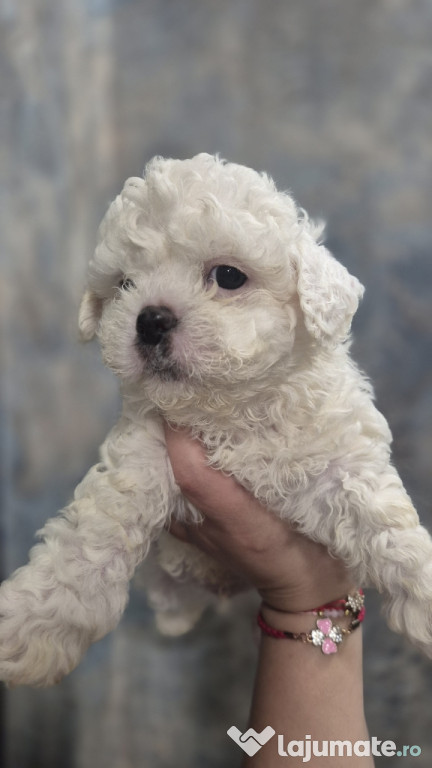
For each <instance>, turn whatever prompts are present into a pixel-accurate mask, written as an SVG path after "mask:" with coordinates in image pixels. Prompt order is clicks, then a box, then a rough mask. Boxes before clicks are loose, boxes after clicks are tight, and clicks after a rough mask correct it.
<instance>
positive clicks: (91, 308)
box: [78, 290, 103, 341]
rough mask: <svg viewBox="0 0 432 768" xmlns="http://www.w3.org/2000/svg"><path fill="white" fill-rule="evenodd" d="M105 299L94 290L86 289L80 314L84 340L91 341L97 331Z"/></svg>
mask: <svg viewBox="0 0 432 768" xmlns="http://www.w3.org/2000/svg"><path fill="white" fill-rule="evenodd" d="M102 302H103V300H102V299H100V298H99V296H96V295H95V294H94V293H93V291H88V290H87V291H85V293H84V296H83V297H82V300H81V305H80V308H79V314H78V327H79V331H80V336H81V339H82V341H90V340H91V339H92V338H93V336H94V335H95V333H96V331H97V327H98V324H99V320H100V316H101V314H102Z"/></svg>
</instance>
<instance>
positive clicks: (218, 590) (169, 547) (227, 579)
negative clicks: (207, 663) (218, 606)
mask: <svg viewBox="0 0 432 768" xmlns="http://www.w3.org/2000/svg"><path fill="white" fill-rule="evenodd" d="M194 524H195V525H196V524H197V523H191V525H194ZM198 525H199V523H198ZM155 559H156V560H157V563H156V565H157V567H156V568H155V570H154V572H153V578H152V579H149V580H148V583H147V591H148V596H149V600H150V603H151V605H152V606H153V608H154V610H155V612H156V624H157V627H158V629H159V631H160V632H161V633H162V634H164V635H181V634H184V633H185V632H189V630H190V629H192V627H193V626H194V625H195V624H196V622H197V621H198V620H199V618H200V616H201V614H202V613H203V611H204V610H205V609H206V608H207V606H209V605H212V604H215V602H216V598H217V596H230V595H233V594H235V593H236V592H238V591H240V590H243V589H245V583H244V582H243V581H242V580H241V579H240V577H239V576H237V575H236V574H234V573H232V572H230V571H229V570H228V569H227V568H226V567H224V566H223V565H222V564H221V563H219V562H217V561H216V560H214V559H213V558H211V557H209V555H207V554H205V553H204V552H202V551H201V550H199V549H197V548H196V547H194V546H193V545H191V544H187V543H185V542H183V541H179V540H178V539H176V538H174V536H171V534H169V533H167V532H166V531H162V533H161V535H160V537H159V539H158V541H157V542H156V544H155Z"/></svg>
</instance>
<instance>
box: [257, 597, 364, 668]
mask: <svg viewBox="0 0 432 768" xmlns="http://www.w3.org/2000/svg"><path fill="white" fill-rule="evenodd" d="M329 610H340V611H343V614H344V615H345V616H352V619H351V621H350V623H349V625H348V627H346V628H345V627H340V626H339V625H338V624H333V622H332V620H331V619H330V618H328V617H326V618H319V619H317V622H316V628H315V629H312V630H311V631H310V632H286V631H285V630H282V629H276V628H275V627H271V626H270V625H269V624H267V622H266V621H265V619H264V617H263V615H262V613H261V611H260V612H259V613H258V618H257V621H258V626H259V627H260V629H261V630H262V631H263V632H264V633H265V634H266V635H269V636H270V637H274V638H276V639H277V640H280V639H288V640H301V641H302V642H303V643H312V645H315V646H317V647H320V648H321V650H322V652H323V653H325V654H326V655H330V654H332V653H336V651H337V650H338V645H340V643H341V642H342V640H343V639H344V638H345V637H346V636H347V635H350V634H351V633H352V632H353V631H354V630H355V629H357V627H359V626H360V624H361V623H362V621H363V619H364V617H365V613H366V609H365V607H364V595H363V591H362V590H359V591H358V592H355V593H354V594H353V595H347V597H346V598H343V599H341V600H335V601H334V602H333V603H327V604H326V605H323V606H320V607H319V608H315V609H314V610H313V611H302V613H314V614H315V615H318V616H320V617H323V616H325V612H326V611H329Z"/></svg>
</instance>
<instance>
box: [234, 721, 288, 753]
mask: <svg viewBox="0 0 432 768" xmlns="http://www.w3.org/2000/svg"><path fill="white" fill-rule="evenodd" d="M275 733H276V731H274V730H273V728H272V727H271V725H268V726H267V728H264V730H263V731H261V733H257V732H256V731H255V729H254V728H249V730H247V731H246V732H245V733H242V732H241V731H239V729H238V728H236V727H235V725H232V726H231V728H228V730H227V734H228V736H230V737H231V739H232V740H233V741H235V743H236V744H238V746H239V747H241V748H242V750H243V751H244V752H246V754H247V755H249V757H252V756H253V755H256V753H257V752H258V751H259V750H260V749H261V747H263V746H264V744H267V742H268V741H270V739H271V737H272V736H274V735H275Z"/></svg>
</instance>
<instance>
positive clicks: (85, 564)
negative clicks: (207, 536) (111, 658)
mask: <svg viewBox="0 0 432 768" xmlns="http://www.w3.org/2000/svg"><path fill="white" fill-rule="evenodd" d="M104 453H105V458H106V461H105V463H104V464H103V465H96V466H95V467H93V468H92V469H91V470H90V471H89V472H88V474H87V475H86V477H85V478H84V480H83V482H82V483H81V484H80V485H79V486H78V488H77V489H76V492H75V498H74V501H73V502H72V503H71V504H70V505H69V506H68V507H66V509H65V510H64V511H63V513H62V514H61V515H59V516H58V517H56V518H53V519H51V520H49V521H48V522H47V524H46V525H45V527H44V528H43V530H42V531H41V532H40V536H41V538H42V542H41V543H40V544H37V545H36V546H35V547H34V548H33V549H32V551H31V553H30V562H29V563H28V564H27V565H25V566H24V567H22V568H20V569H18V570H17V571H16V572H15V573H14V574H13V575H12V577H11V578H10V579H9V580H7V581H5V582H4V583H3V584H2V585H1V587H0V679H2V680H4V681H6V682H8V683H11V684H13V685H16V684H31V685H49V684H51V683H55V682H57V681H58V680H59V679H60V678H61V677H62V676H63V675H65V674H67V673H68V672H70V671H71V670H72V669H73V668H74V667H75V666H76V665H77V664H78V663H79V661H80V659H81V658H82V656H83V654H84V653H85V651H86V649H87V648H88V646H89V645H90V644H91V643H92V642H94V641H96V640H98V639H100V638H101V637H103V636H104V635H105V634H106V633H107V632H109V631H110V630H112V629H113V628H114V627H115V626H116V624H117V623H118V621H119V619H120V617H121V615H122V613H123V611H124V609H125V606H126V603H127V599H128V585H129V581H130V579H131V577H132V575H133V572H134V570H135V568H136V566H137V565H138V563H139V562H140V561H141V560H142V559H143V558H144V557H145V555H146V553H147V551H148V548H149V545H150V542H151V540H152V539H153V538H154V537H155V536H156V535H157V534H158V532H159V531H160V528H161V527H162V526H163V524H164V522H165V521H166V520H167V518H168V517H169V514H170V512H171V508H172V505H173V503H174V501H173V500H174V496H175V493H176V490H175V486H174V483H173V480H172V476H171V475H170V472H169V465H168V462H167V459H166V452H165V446H164V444H163V441H156V440H154V439H153V437H152V436H151V435H150V434H149V433H146V432H144V431H142V432H140V433H139V434H138V432H137V430H136V429H133V428H132V427H130V426H129V429H128V430H125V431H124V430H120V429H115V430H113V432H112V433H111V436H110V437H109V438H108V440H107V443H106V445H105V450H104ZM150 459H151V462H150ZM138 462H140V465H138Z"/></svg>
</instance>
